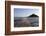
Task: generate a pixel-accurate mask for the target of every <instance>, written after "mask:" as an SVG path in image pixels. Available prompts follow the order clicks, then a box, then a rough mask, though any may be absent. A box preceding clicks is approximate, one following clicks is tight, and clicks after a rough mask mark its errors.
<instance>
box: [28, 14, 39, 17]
mask: <svg viewBox="0 0 46 36" xmlns="http://www.w3.org/2000/svg"><path fill="white" fill-rule="evenodd" d="M28 17H39V16H38V15H36V14H32V15H29V16H28Z"/></svg>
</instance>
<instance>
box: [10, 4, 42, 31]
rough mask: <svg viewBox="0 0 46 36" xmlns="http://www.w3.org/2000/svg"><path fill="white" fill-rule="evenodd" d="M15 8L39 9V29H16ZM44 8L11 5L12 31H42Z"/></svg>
mask: <svg viewBox="0 0 46 36" xmlns="http://www.w3.org/2000/svg"><path fill="white" fill-rule="evenodd" d="M14 8H29V9H30V8H33V9H35V8H39V9H40V10H39V12H40V13H39V27H18V28H17V27H15V28H14V22H13V21H14ZM41 15H42V7H41V6H22V5H11V31H27V30H28V31H29V30H31V31H32V30H42V16H41ZM27 28H28V29H27Z"/></svg>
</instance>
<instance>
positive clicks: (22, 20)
mask: <svg viewBox="0 0 46 36" xmlns="http://www.w3.org/2000/svg"><path fill="white" fill-rule="evenodd" d="M38 26H39V17H30V18H27V17H16V18H14V27H38Z"/></svg>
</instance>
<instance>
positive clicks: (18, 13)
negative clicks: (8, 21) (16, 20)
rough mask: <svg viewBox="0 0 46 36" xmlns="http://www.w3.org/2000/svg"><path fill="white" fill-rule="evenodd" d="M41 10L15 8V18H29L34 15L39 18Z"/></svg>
mask: <svg viewBox="0 0 46 36" xmlns="http://www.w3.org/2000/svg"><path fill="white" fill-rule="evenodd" d="M38 13H39V9H26V8H25V9H24V8H14V17H28V16H30V15H32V14H36V15H38V16H39V14H38Z"/></svg>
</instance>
